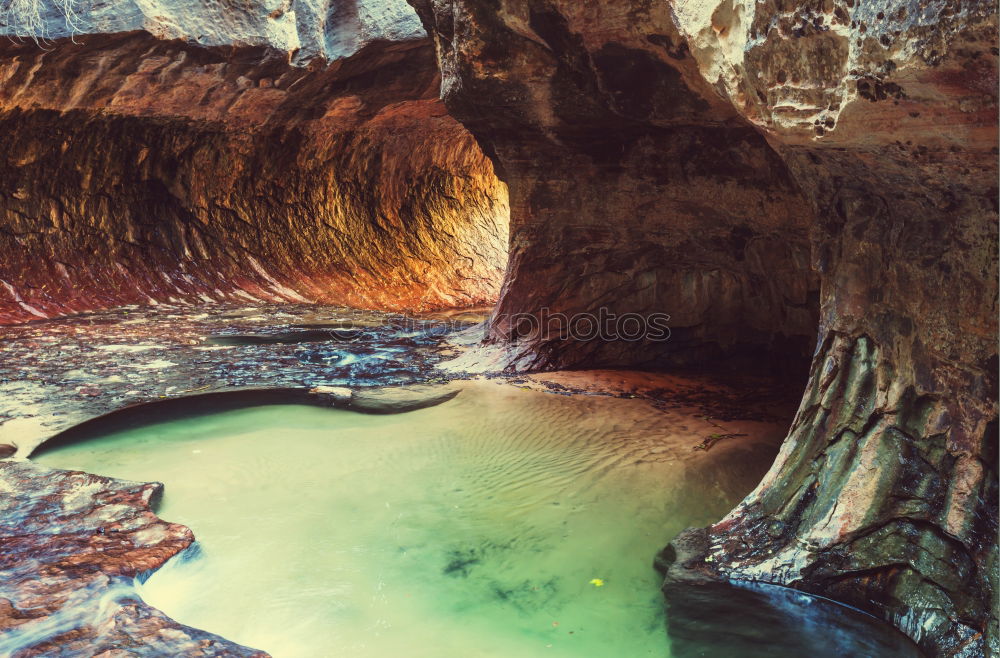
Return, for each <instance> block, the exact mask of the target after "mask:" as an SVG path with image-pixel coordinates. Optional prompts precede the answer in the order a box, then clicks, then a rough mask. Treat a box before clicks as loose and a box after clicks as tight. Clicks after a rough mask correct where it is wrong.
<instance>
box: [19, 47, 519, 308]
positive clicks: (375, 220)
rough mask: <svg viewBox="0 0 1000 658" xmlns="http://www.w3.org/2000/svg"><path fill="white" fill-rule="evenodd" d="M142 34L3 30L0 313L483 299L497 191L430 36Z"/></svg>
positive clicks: (495, 283)
mask: <svg viewBox="0 0 1000 658" xmlns="http://www.w3.org/2000/svg"><path fill="white" fill-rule="evenodd" d="M290 58H291V55H290V54H289V53H287V52H283V51H280V50H277V49H276V48H275V47H273V46H270V45H259V46H249V45H240V44H230V45H226V46H222V45H215V46H200V45H197V44H192V43H188V42H185V41H180V40H164V39H159V38H156V37H154V36H152V35H150V34H149V33H147V32H128V33H118V34H85V35H82V36H76V37H73V38H72V39H68V38H67V39H63V40H60V41H58V42H56V43H52V44H47V45H43V46H39V45H38V44H35V43H34V42H31V41H27V42H17V41H10V40H3V42H2V43H0V131H2V134H3V135H4V138H3V149H2V153H0V199H2V200H3V202H2V204H0V251H2V253H3V254H4V258H3V260H2V262H0V322H8V323H9V322H19V321H26V320H32V319H37V318H39V317H52V316H55V315H60V314H65V313H71V312H79V311H84V310H92V309H96V308H108V307H113V306H119V305H122V304H132V303H140V304H146V303H157V302H164V301H191V300H195V301H197V300H219V299H239V298H242V299H259V300H266V301H299V302H304V301H315V302H323V303H331V304H343V305H349V306H355V307H362V308H379V309H391V310H423V309H433V308H443V307H453V306H469V305H475V304H480V303H489V302H492V301H493V300H494V299H495V298H496V296H497V293H498V290H499V286H500V279H501V277H502V273H503V269H504V265H505V262H506V250H507V215H508V210H507V195H506V189H505V187H504V186H503V184H502V183H500V182H499V181H498V180H497V179H496V177H495V176H494V174H493V170H492V166H491V164H490V162H489V161H488V160H487V159H486V158H485V157H484V156H483V155H482V153H481V152H480V150H479V148H478V147H477V145H476V144H475V142H474V141H473V140H472V139H471V138H470V136H469V135H468V133H467V132H466V131H465V130H464V129H463V128H462V127H461V125H459V124H458V123H457V122H456V121H454V120H453V119H452V118H450V117H449V116H448V114H447V112H446V111H445V109H444V107H443V105H442V104H441V102H440V101H439V100H437V95H438V84H439V83H438V80H439V77H438V74H437V70H436V67H435V64H434V57H433V51H432V48H431V46H430V45H429V44H428V43H427V42H426V40H406V41H398V42H390V41H386V40H384V39H383V40H376V41H372V42H371V43H367V44H366V45H363V46H362V47H361V49H360V50H359V51H358V52H357V53H355V54H353V55H351V56H350V57H346V58H344V59H340V60H336V61H334V62H332V63H331V62H328V61H327V60H324V59H318V58H313V59H312V60H310V62H309V65H304V66H295V65H293V64H292V63H290V62H289V59H290Z"/></svg>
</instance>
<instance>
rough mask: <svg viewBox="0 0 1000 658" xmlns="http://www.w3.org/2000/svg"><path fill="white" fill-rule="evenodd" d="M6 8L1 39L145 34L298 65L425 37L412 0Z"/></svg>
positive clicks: (27, 1) (22, 4)
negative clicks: (256, 50)
mask: <svg viewBox="0 0 1000 658" xmlns="http://www.w3.org/2000/svg"><path fill="white" fill-rule="evenodd" d="M5 6H6V14H5V15H4V14H0V35H10V36H20V37H26V38H29V39H45V40H55V39H65V38H81V37H83V36H84V35H88V34H114V33H119V32H132V31H136V30H143V31H145V32H149V33H150V34H152V35H153V36H155V37H157V38H159V39H164V40H171V39H182V40H184V41H187V42H189V43H192V44H197V45H200V46H265V47H268V48H271V49H274V50H277V51H282V52H283V53H285V54H286V56H287V57H290V58H292V59H293V60H295V61H297V62H308V61H310V60H312V59H314V58H325V59H328V60H335V59H341V58H344V57H349V56H351V55H353V54H355V53H356V52H358V51H359V50H361V48H363V47H364V46H366V45H368V44H369V43H372V42H373V41H378V40H385V41H407V40H413V39H421V38H423V37H425V36H426V34H425V33H424V31H423V29H422V28H421V25H420V21H419V19H418V18H417V16H416V14H415V13H414V12H413V10H412V9H411V8H410V6H409V5H407V4H406V2H405V0H354V1H352V2H335V1H333V0H296V2H291V1H290V0H261V1H260V2H245V3H219V2H211V1H210V0H167V1H160V0H124V1H121V2H114V3H101V2H90V1H87V0H12V2H9V3H7V4H6V5H5Z"/></svg>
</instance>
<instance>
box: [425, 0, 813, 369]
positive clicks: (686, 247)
mask: <svg viewBox="0 0 1000 658" xmlns="http://www.w3.org/2000/svg"><path fill="white" fill-rule="evenodd" d="M414 5H415V6H416V7H417V8H418V10H419V11H420V13H421V15H422V17H423V18H424V21H425V25H426V26H427V28H428V31H429V32H430V33H431V34H433V35H434V37H435V40H436V43H437V47H438V58H439V61H440V66H441V70H442V72H443V75H444V80H443V84H442V96H443V98H444V99H445V102H446V103H447V105H448V108H449V110H450V111H451V112H452V114H453V115H454V116H455V117H456V118H458V119H459V120H460V121H462V122H463V123H464V124H465V125H466V126H467V127H468V128H469V129H470V131H471V132H472V133H473V134H474V135H475V136H476V138H477V139H478V140H479V141H480V143H481V144H482V145H483V147H484V150H485V151H486V152H487V153H489V154H491V156H492V157H493V160H494V164H495V165H496V166H497V170H498V172H499V174H500V176H501V178H503V180H504V181H505V182H506V183H507V184H508V186H509V189H510V203H511V251H510V262H509V265H508V276H507V279H506V282H505V284H504V285H505V287H504V291H503V294H502V295H501V299H500V302H499V305H498V307H497V309H496V311H495V313H494V317H493V320H492V325H491V338H492V340H494V341H497V342H501V343H507V344H511V343H512V344H513V345H514V353H513V355H512V356H511V358H510V359H509V360H510V362H511V363H512V364H513V365H514V366H515V367H517V368H523V369H530V368H533V367H541V366H552V367H555V366H576V365H582V364H587V365H590V366H602V365H605V366H606V365H629V364H646V365H649V364H653V363H656V362H663V361H664V360H667V361H670V362H673V363H678V362H687V363H692V362H699V361H701V360H703V359H704V358H705V357H707V356H718V355H719V354H723V353H729V354H731V353H733V352H736V351H739V348H740V347H744V346H761V345H764V346H773V347H774V348H775V350H776V351H780V352H782V353H783V354H786V355H787V354H789V353H797V354H806V353H808V347H807V345H808V343H809V340H810V339H811V337H812V336H813V335H814V332H815V325H816V300H817V297H816V289H817V281H816V277H815V275H814V274H813V273H812V272H811V271H810V268H809V245H808V236H807V233H808V227H809V225H810V224H811V222H812V210H811V208H810V207H809V204H808V202H807V201H806V199H804V198H803V197H802V196H801V194H800V193H799V191H798V189H797V187H796V185H795V184H794V183H793V181H792V180H791V177H790V176H789V173H788V170H787V168H786V166H785V164H784V163H783V162H782V161H781V159H780V158H778V157H777V156H776V155H775V153H774V152H773V150H772V149H771V148H769V147H768V145H767V144H766V142H765V140H764V139H763V138H762V137H761V135H760V134H759V133H758V132H757V131H756V130H754V129H753V127H752V126H751V125H750V124H749V123H748V122H746V121H744V120H742V119H741V118H740V117H739V116H738V113H737V112H736V110H735V109H734V108H733V107H731V105H730V104H729V103H728V102H725V101H724V100H723V99H722V98H720V97H719V96H718V95H717V94H716V92H715V91H714V90H713V89H712V87H711V86H710V85H708V84H706V82H705V81H704V80H703V79H702V78H701V76H700V74H699V69H698V67H697V64H696V62H695V60H694V58H693V57H692V56H691V55H690V54H689V53H688V52H687V50H686V45H685V43H684V41H683V39H681V37H680V35H679V34H678V32H677V30H676V28H675V27H674V26H673V22H672V18H671V14H670V11H669V6H668V5H667V4H665V3H664V4H659V5H656V4H653V3H639V2H610V3H606V2H605V3H598V4H593V3H590V4H587V3H570V2H556V3H543V2H529V3H515V2H499V3H496V4H495V5H491V6H484V5H482V3H473V2H434V3H432V2H429V1H427V2H414ZM601 309H604V310H605V311H606V312H607V313H609V314H615V315H617V316H621V315H623V314H626V313H638V314H640V315H644V316H648V315H649V314H651V313H654V312H657V313H665V314H668V315H669V316H670V320H669V326H670V330H671V337H670V340H669V341H666V342H656V341H644V340H639V341H630V340H580V341H566V340H562V339H561V338H560V337H559V336H558V335H547V333H546V332H545V331H542V330H539V329H530V328H529V330H528V331H524V330H522V329H520V328H519V324H520V321H519V320H520V318H523V317H525V316H530V317H535V318H541V317H544V316H545V313H546V312H551V313H554V314H555V313H561V314H565V316H567V317H568V318H573V317H574V316H577V315H579V314H588V315H592V316H597V315H598V314H599V313H600V312H601ZM541 322H542V324H545V322H544V320H542V321H541Z"/></svg>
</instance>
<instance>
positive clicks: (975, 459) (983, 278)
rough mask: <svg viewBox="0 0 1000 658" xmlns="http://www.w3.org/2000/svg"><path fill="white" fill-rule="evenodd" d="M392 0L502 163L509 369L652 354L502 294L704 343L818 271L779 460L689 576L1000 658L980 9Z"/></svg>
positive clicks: (701, 551) (449, 95) (988, 172)
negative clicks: (609, 312)
mask: <svg viewBox="0 0 1000 658" xmlns="http://www.w3.org/2000/svg"><path fill="white" fill-rule="evenodd" d="M412 2H413V4H414V5H415V6H416V7H417V8H418V11H420V13H421V16H422V18H423V20H424V22H425V25H426V26H427V28H428V31H430V32H431V33H432V34H434V35H435V39H436V43H437V47H438V57H439V60H440V65H441V69H442V72H443V74H444V81H443V84H442V90H443V96H444V98H445V100H446V102H447V104H448V107H449V109H451V110H452V111H453V112H454V113H455V115H456V116H457V117H458V118H459V119H460V120H462V121H463V122H464V123H465V124H466V125H467V126H468V127H469V128H470V130H471V131H472V132H473V134H475V135H476V137H477V139H479V140H480V141H481V142H482V143H483V144H484V145H485V149H486V151H487V152H489V153H490V154H491V156H492V157H493V158H494V161H495V162H496V163H497V165H498V171H499V172H500V175H501V177H502V178H504V179H505V180H506V181H508V183H509V184H510V191H511V212H512V218H511V221H512V224H511V227H512V246H511V249H512V251H511V262H510V267H509V272H508V278H507V281H506V283H505V287H504V292H503V296H502V298H501V301H500V305H499V307H498V311H497V314H496V316H495V317H494V327H493V331H494V336H495V337H496V338H497V339H499V340H504V341H514V342H515V345H518V344H519V345H520V346H521V348H520V349H522V350H524V351H523V352H522V353H520V354H519V353H518V352H517V351H515V354H516V355H517V357H516V358H517V361H516V362H517V363H518V364H527V365H529V366H533V367H537V366H544V365H567V364H571V365H577V364H579V363H602V362H603V361H604V359H605V358H606V355H608V354H609V350H610V351H611V352H610V353H612V354H614V351H615V350H619V352H618V353H617V354H614V358H620V359H625V358H628V357H626V356H623V355H624V354H629V355H631V356H632V357H633V358H636V359H638V360H643V359H647V358H648V357H649V346H646V345H643V346H639V347H638V348H637V349H636V348H632V349H631V350H630V348H629V346H625V345H621V344H620V343H619V344H612V345H611V346H610V347H609V346H608V345H607V344H600V345H597V346H596V347H595V346H592V345H583V346H581V345H574V344H572V343H571V342H566V341H554V342H555V343H556V344H555V345H547V344H545V343H544V341H538V340H531V338H532V337H531V336H529V337H528V340H527V341H525V340H524V337H518V336H513V337H512V336H511V335H510V333H509V332H507V331H506V330H505V322H506V318H507V317H508V316H509V315H510V313H511V312H512V311H519V310H532V311H537V309H538V308H540V307H542V306H545V305H557V306H558V307H559V308H561V309H566V308H568V309H578V308H581V309H594V308H597V307H600V306H603V305H606V304H608V303H611V304H614V305H615V307H616V308H617V309H619V310H622V311H625V310H628V311H637V312H646V311H647V310H649V309H655V310H658V311H664V312H667V313H670V314H671V315H672V316H674V322H673V326H675V327H677V328H681V329H684V331H681V332H675V334H677V337H679V338H682V339H683V341H682V342H676V341H673V340H671V341H669V342H668V343H667V344H666V346H665V347H660V349H661V350H665V351H667V352H669V351H671V349H672V350H673V351H680V352H681V354H686V355H694V356H696V357H697V358H698V359H701V358H702V357H703V356H704V354H705V353H706V349H705V347H706V344H707V345H713V346H714V345H717V344H720V343H725V342H726V341H733V340H740V339H742V340H754V339H755V338H756V339H757V340H758V342H764V343H766V342H767V341H768V339H769V337H770V341H771V344H775V343H774V337H775V336H781V335H804V334H806V333H808V332H809V330H810V328H811V325H810V324H809V323H808V322H807V318H808V313H807V309H808V308H809V306H808V303H807V300H808V294H807V293H808V292H809V291H810V290H811V289H812V286H811V285H810V284H809V283H807V282H810V281H811V277H812V276H818V277H819V278H820V280H821V306H820V314H819V324H820V335H819V340H818V344H817V349H816V353H815V356H814V361H813V366H812V372H811V377H810V381H809V384H808V387H807V390H806V393H805V395H804V397H803V401H802V405H801V407H800V410H799V413H798V416H797V418H796V420H795V423H794V425H793V427H792V430H791V433H790V435H789V437H788V439H787V441H786V443H785V445H784V448H783V450H782V453H781V455H780V456H779V459H778V461H777V463H776V464H775V465H774V467H773V468H772V470H771V472H770V474H769V475H768V477H767V478H765V480H764V482H763V483H762V484H761V485H760V487H759V488H758V489H757V491H756V492H755V493H754V494H752V495H751V496H750V497H749V498H748V499H747V500H746V501H744V503H743V504H742V505H741V506H740V507H739V508H738V509H737V510H734V512H733V513H732V514H730V516H729V517H727V519H725V520H724V521H723V522H721V523H720V524H718V525H716V526H713V527H712V528H709V529H708V530H707V531H705V530H701V531H692V532H691V533H690V534H689V535H688V536H686V537H685V538H684V541H682V542H681V544H683V545H684V546H685V547H690V546H692V545H694V546H698V547H699V548H698V551H697V555H696V557H694V558H691V557H690V556H688V558H686V560H685V566H686V567H687V568H688V570H695V571H697V572H699V573H702V574H707V575H712V576H714V577H720V576H725V577H735V578H748V579H759V580H767V581H772V582H777V583H781V584H786V585H791V586H794V587H798V588H801V589H805V590H809V591H813V592H818V593H821V594H825V595H827V596H831V597H833V598H835V599H837V600H841V601H845V602H849V603H852V604H854V605H856V606H859V607H861V608H864V609H867V610H870V611H871V612H873V613H874V614H877V615H880V616H882V617H883V618H885V619H887V620H888V621H890V622H892V623H894V624H895V625H897V626H898V627H899V628H901V629H902V630H903V631H904V632H906V633H907V634H909V635H910V636H911V637H913V638H914V639H915V640H917V641H918V642H919V643H920V644H921V646H922V647H924V648H925V649H926V650H928V651H929V652H931V653H933V654H935V655H963V656H980V655H983V654H985V653H986V652H988V651H992V652H997V651H1000V647H998V641H1000V638H998V632H997V625H996V624H997V621H996V611H995V609H994V607H993V606H992V604H991V602H992V601H994V600H995V595H996V594H995V590H994V583H995V581H996V576H997V574H996V568H997V566H996V565H997V540H996V538H997V507H998V504H997V450H996V446H997V405H996V399H997V385H996V382H997V356H996V355H997V251H996V250H997V187H996V181H997V152H998V151H997V93H996V89H997V49H996V39H997V19H996V8H995V6H994V5H993V4H991V3H985V2H972V3H961V4H960V3H956V2H950V1H938V2H920V3H911V2H889V3H868V2H864V1H862V2H856V1H855V0H843V1H841V0H828V1H823V2H819V1H817V2H805V3H789V2H780V1H778V2H775V1H761V2H756V1H751V0H746V1H743V2H740V1H738V0H724V1H723V2H717V1H713V0H709V1H707V2H675V3H662V4H654V3H649V2H646V1H643V0H621V1H618V2H608V3H596V4H595V3H579V2H571V1H570V0H534V1H532V2H526V3H525V2H516V3H515V2H507V1H505V0H497V1H496V2H491V3H479V2H472V1H466V0H448V1H444V2H442V1H435V2H430V1H428V0H412ZM876 4H877V6H876ZM765 142H766V143H765ZM564 163H565V165H566V166H562V165H563V164H564ZM754 195H758V196H757V197H755V196H754ZM755 198H757V199H759V200H758V201H757V202H752V201H751V200H753V199H755ZM734 229H738V230H734ZM727 232H729V233H728V238H729V239H726V237H727ZM807 233H808V239H806V238H805V237H804V236H805V235H806V234H807ZM651 236H658V237H656V238H652V237H651ZM660 236H662V237H660ZM741 237H743V238H749V239H746V240H742V239H740V238H741ZM807 245H808V246H807ZM758 249H759V251H757V250H758ZM807 249H808V250H809V252H810V255H811V256H810V257H811V267H807V266H806V265H805V263H804V262H803V258H804V253H806V250H807ZM740 255H742V258H739V256H740ZM810 270H811V272H812V273H810ZM668 273H673V274H674V275H673V276H671V274H668ZM713 281H715V282H722V281H725V282H726V283H716V284H715V285H713V284H712V282H713ZM762 282H766V284H765V285H762ZM753 290H762V291H763V292H762V293H759V294H758V296H757V297H755V298H754V297H751V294H752V293H747V292H746V291H753ZM681 318H682V319H681ZM734 327H743V328H744V329H743V333H742V334H740V335H737V336H736V337H735V338H734V337H733V336H734V334H733V331H734ZM519 338H520V343H517V341H518V339H519ZM671 343H672V347H671ZM688 553H690V551H689V550H688ZM679 586H681V585H679V584H677V583H676V582H675V583H673V584H670V583H668V587H667V589H668V590H670V588H671V587H679Z"/></svg>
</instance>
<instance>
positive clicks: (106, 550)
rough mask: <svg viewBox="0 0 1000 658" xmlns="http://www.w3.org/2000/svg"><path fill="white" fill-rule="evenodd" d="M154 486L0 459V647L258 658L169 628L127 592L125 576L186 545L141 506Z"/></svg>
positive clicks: (178, 531)
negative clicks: (1, 460) (129, 650)
mask: <svg viewBox="0 0 1000 658" xmlns="http://www.w3.org/2000/svg"><path fill="white" fill-rule="evenodd" d="M161 489H162V485H160V484H148V483H147V484H141V483H137V482H125V481H122V480H114V479H111V478H104V477H99V476H96V475H88V474H86V473H79V472H74V471H56V470H53V469H50V468H45V467H42V466H37V465H34V464H30V463H27V462H0V491H2V492H3V495H2V496H0V652H3V654H4V655H16V656H18V657H19V658H27V657H29V656H53V657H66V658H69V657H70V656H83V655H87V656H96V655H103V654H102V652H113V651H117V650H120V648H121V647H130V649H132V650H134V651H135V652H137V653H130V654H129V655H140V656H164V655H170V656H199V657H200V656H247V657H250V656H255V657H261V658H263V657H265V656H266V655H267V654H265V653H263V652H260V651H255V650H253V649H249V648H246V647H241V646H239V645H236V644H233V643H232V642H229V641H227V640H224V639H222V638H220V637H218V636H216V635H212V634H210V633H206V632H204V631H200V630H197V629H193V628H190V627H187V626H183V625H181V624H178V623H177V622H175V621H173V620H171V619H169V618H167V617H166V616H164V615H163V614H162V613H160V612H159V611H158V610H155V609H153V608H150V607H149V606H147V605H146V604H144V603H143V602H142V601H141V600H140V599H139V597H138V596H137V595H136V593H135V591H134V589H133V588H132V586H131V582H132V580H133V579H134V578H136V577H138V576H141V575H142V574H143V573H145V572H148V571H150V570H152V569H156V568H157V567H159V566H161V565H162V564H163V563H164V562H166V561H167V560H168V559H169V558H170V557H172V556H173V555H176V554H177V553H179V552H180V551H182V550H184V549H185V548H187V547H188V546H189V545H190V544H191V542H192V541H193V537H192V535H191V531H190V530H188V529H187V528H185V527H184V526H181V525H177V524H174V523H166V522H164V521H161V520H160V519H158V518H157V517H156V515H155V514H153V512H152V511H151V510H150V507H149V506H150V502H151V499H153V498H154V497H155V496H157V495H159V494H160V491H161ZM112 655H114V654H112Z"/></svg>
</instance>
